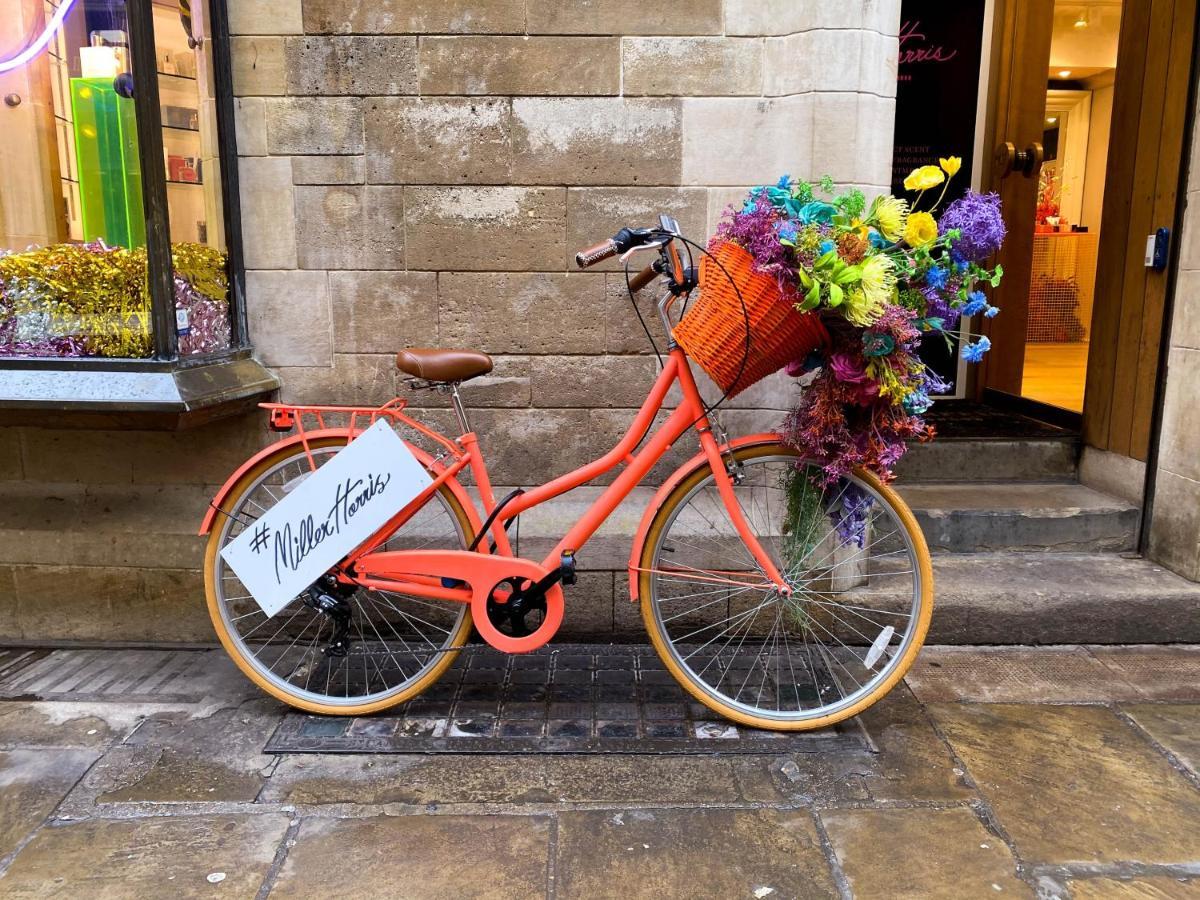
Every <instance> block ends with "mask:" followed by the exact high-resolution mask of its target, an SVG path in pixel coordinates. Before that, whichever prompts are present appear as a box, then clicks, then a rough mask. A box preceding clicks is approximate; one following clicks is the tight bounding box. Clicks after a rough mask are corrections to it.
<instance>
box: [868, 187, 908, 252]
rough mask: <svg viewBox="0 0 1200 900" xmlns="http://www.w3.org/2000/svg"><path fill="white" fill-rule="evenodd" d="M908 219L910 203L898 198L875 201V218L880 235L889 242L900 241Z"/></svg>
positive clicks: (881, 198) (880, 198) (884, 198)
mask: <svg viewBox="0 0 1200 900" xmlns="http://www.w3.org/2000/svg"><path fill="white" fill-rule="evenodd" d="M907 218H908V201H907V200H900V199H898V198H896V197H879V198H878V199H877V200H876V201H875V214H874V216H873V219H874V222H875V225H876V227H877V228H878V229H879V233H880V234H882V235H883V236H884V237H885V238H887V239H888V240H889V241H898V240H899V239H900V235H902V234H904V222H905V220H906V219H907Z"/></svg>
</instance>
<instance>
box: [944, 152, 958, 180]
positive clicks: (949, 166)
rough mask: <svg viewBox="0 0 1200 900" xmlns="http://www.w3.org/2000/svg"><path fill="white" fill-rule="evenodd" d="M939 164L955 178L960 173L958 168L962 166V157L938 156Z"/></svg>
mask: <svg viewBox="0 0 1200 900" xmlns="http://www.w3.org/2000/svg"><path fill="white" fill-rule="evenodd" d="M938 165H939V166H941V167H942V169H943V170H944V171H945V173H946V174H947V175H949V176H950V177H951V178H953V177H954V176H955V175H957V174H958V170H959V169H961V168H962V157H961V156H951V157H950V158H949V159H942V158H941V157H939V158H938Z"/></svg>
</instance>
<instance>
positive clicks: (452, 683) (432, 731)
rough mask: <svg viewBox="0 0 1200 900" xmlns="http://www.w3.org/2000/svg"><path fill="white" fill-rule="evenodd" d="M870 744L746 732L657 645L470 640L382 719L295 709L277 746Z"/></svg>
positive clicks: (818, 747) (669, 748) (744, 749)
mask: <svg viewBox="0 0 1200 900" xmlns="http://www.w3.org/2000/svg"><path fill="white" fill-rule="evenodd" d="M840 749H855V750H867V749H871V747H870V742H869V740H868V739H867V737H866V734H865V732H863V731H862V730H861V725H860V724H858V723H856V722H851V723H850V724H848V725H844V726H836V727H834V728H829V729H825V730H823V731H818V732H804V733H784V732H776V731H761V730H758V729H753V728H746V727H744V726H741V725H737V724H735V723H733V722H730V721H727V720H724V719H721V718H720V717H719V716H717V715H716V714H715V713H713V712H712V711H711V710H709V709H708V708H707V707H705V706H703V705H702V704H699V703H696V702H695V701H693V700H692V699H691V698H690V697H689V696H688V695H687V694H686V693H685V692H684V691H683V689H682V688H680V687H679V685H678V684H676V683H675V680H674V679H673V678H672V677H671V674H670V673H669V672H667V670H666V669H664V668H663V667H662V665H661V664H660V663H659V661H658V657H657V656H656V655H655V654H654V651H653V649H652V648H649V647H639V646H603V647H601V646H593V645H557V646H556V647H554V648H551V649H546V650H542V651H539V652H537V653H531V654H528V655H524V656H507V655H505V654H502V653H498V652H497V651H495V650H492V649H491V648H490V647H468V648H466V649H464V650H463V651H462V653H461V654H460V655H459V658H458V659H457V660H456V661H455V664H454V665H453V666H452V667H451V668H450V669H448V670H447V672H446V674H445V675H443V676H442V678H441V680H440V681H439V682H438V683H437V684H435V685H433V686H432V687H431V688H429V690H427V691H426V692H425V693H424V694H422V695H421V696H420V697H417V698H416V699H414V700H411V701H409V702H408V703H405V704H402V705H401V706H397V707H394V708H392V709H390V710H387V711H386V712H384V713H381V714H379V715H376V716H366V717H358V718H351V717H346V718H335V717H327V716H311V715H306V714H303V713H292V714H290V715H288V716H286V717H285V718H284V720H283V722H282V723H281V724H280V726H279V728H278V729H276V731H275V734H274V735H272V737H271V739H270V741H268V743H267V746H266V748H265V752H267V753H626V754H634V753H638V754H679V753H718V752H719V753H735V754H752V753H772V754H773V753H794V752H814V753H815V752H818V751H823V752H829V751H837V750H840Z"/></svg>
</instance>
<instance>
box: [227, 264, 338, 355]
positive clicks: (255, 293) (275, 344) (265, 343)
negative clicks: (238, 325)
mask: <svg viewBox="0 0 1200 900" xmlns="http://www.w3.org/2000/svg"><path fill="white" fill-rule="evenodd" d="M246 313H247V318H248V324H249V329H250V340H251V342H252V343H253V344H254V349H255V351H256V355H257V357H258V358H259V359H260V360H261V361H262V362H263V363H264V364H265V365H268V366H329V365H332V364H333V346H332V342H331V338H330V317H329V275H328V274H327V273H325V272H247V273H246Z"/></svg>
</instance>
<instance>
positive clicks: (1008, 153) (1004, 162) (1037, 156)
mask: <svg viewBox="0 0 1200 900" xmlns="http://www.w3.org/2000/svg"><path fill="white" fill-rule="evenodd" d="M1045 158H1046V150H1045V148H1044V147H1042V145H1041V144H1039V143H1038V142H1037V141H1033V142H1032V143H1030V145H1029V146H1028V147H1026V148H1025V149H1024V150H1018V149H1017V145H1016V144H1014V143H1013V142H1012V141H1005V142H1004V143H1003V144H1001V145H1000V146H998V147H997V148H996V168H997V169H998V170H999V174H1000V177H1001V178H1003V177H1005V176H1006V175H1010V174H1012V173H1013V172H1020V173H1021V174H1022V175H1024V176H1025V177H1026V178H1029V177H1031V176H1032V175H1033V174H1034V173H1035V172H1037V170H1038V169H1039V168H1041V165H1042V160H1043V159H1045Z"/></svg>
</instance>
